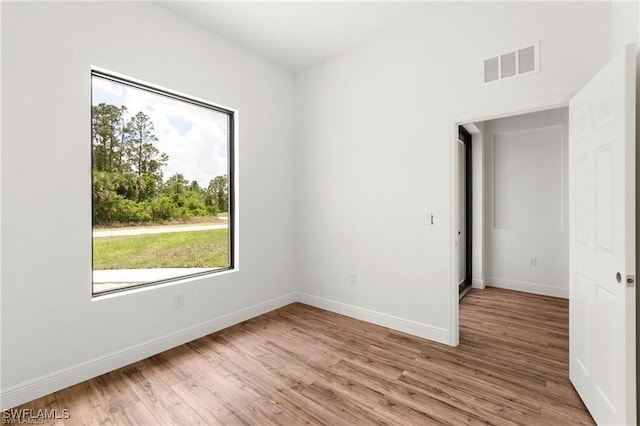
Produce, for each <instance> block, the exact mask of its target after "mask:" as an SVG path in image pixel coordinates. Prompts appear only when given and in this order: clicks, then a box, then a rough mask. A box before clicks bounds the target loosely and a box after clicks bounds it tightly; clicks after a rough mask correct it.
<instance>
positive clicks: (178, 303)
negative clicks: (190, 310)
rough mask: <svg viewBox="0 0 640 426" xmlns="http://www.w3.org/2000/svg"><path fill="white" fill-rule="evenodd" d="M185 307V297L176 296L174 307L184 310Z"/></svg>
mask: <svg viewBox="0 0 640 426" xmlns="http://www.w3.org/2000/svg"><path fill="white" fill-rule="evenodd" d="M183 306H184V295H182V294H176V295H175V296H174V298H173V307H174V308H176V309H177V308H182V307H183Z"/></svg>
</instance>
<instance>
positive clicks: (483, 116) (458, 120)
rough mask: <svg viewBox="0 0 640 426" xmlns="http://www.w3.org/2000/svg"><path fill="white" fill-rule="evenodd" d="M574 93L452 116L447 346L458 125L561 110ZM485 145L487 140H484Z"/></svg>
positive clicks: (454, 338)
mask: <svg viewBox="0 0 640 426" xmlns="http://www.w3.org/2000/svg"><path fill="white" fill-rule="evenodd" d="M573 95H574V94H573V93H566V94H562V95H555V96H549V97H541V98H534V99H529V100H525V101H520V102H515V103H510V104H503V105H497V106H493V107H488V108H484V109H479V110H473V111H467V112H460V113H457V114H454V115H452V116H451V118H450V120H449V164H450V165H451V173H450V176H449V182H450V185H449V194H450V203H451V209H450V210H451V215H450V217H449V235H450V239H449V259H450V265H449V277H450V279H449V306H450V309H449V312H450V313H451V314H450V318H449V345H451V346H458V344H459V343H460V306H459V293H458V261H459V259H458V248H457V246H456V244H455V243H456V241H457V238H458V226H457V224H458V217H459V213H460V211H459V209H460V206H459V205H458V204H459V203H458V176H459V173H460V171H459V170H458V156H457V148H458V145H457V144H458V143H459V142H458V126H462V125H464V124H468V123H473V122H476V121H487V120H495V119H498V118H506V117H511V116H514V115H522V114H529V113H532V112H539V111H546V110H550V109H556V108H563V107H568V106H569V101H570V100H571V98H572V97H573ZM484 143H488V141H486V140H485V141H484Z"/></svg>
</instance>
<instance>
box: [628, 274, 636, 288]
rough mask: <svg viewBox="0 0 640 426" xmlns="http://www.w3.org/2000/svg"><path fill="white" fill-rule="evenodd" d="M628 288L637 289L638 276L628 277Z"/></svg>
mask: <svg viewBox="0 0 640 426" xmlns="http://www.w3.org/2000/svg"><path fill="white" fill-rule="evenodd" d="M626 281H627V287H635V286H636V276H635V275H627V279H626Z"/></svg>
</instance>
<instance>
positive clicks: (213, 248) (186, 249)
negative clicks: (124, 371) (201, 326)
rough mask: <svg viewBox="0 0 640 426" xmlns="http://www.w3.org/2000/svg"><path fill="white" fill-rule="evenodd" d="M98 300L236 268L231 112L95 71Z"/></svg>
mask: <svg viewBox="0 0 640 426" xmlns="http://www.w3.org/2000/svg"><path fill="white" fill-rule="evenodd" d="M91 89H92V90H91V92H92V95H91V97H92V107H91V144H92V152H91V154H92V157H91V168H92V191H91V192H92V203H93V212H92V214H93V294H104V293H108V292H114V291H120V290H123V289H127V288H131V287H134V286H142V285H150V284H156V283H160V282H167V281H172V280H176V279H179V278H184V277H189V276H197V275H203V274H210V273H214V272H218V271H221V270H227V269H231V268H233V247H232V246H233V235H232V230H233V220H234V214H233V211H234V210H233V188H234V185H233V125H234V115H233V112H232V111H229V110H226V109H224V108H220V107H217V106H214V105H213V104H210V103H208V102H204V101H201V100H196V99H191V98H188V97H185V96H183V95H178V94H175V93H171V92H169V91H166V90H163V89H158V88H154V87H152V86H149V85H146V84H141V83H137V82H134V81H131V80H128V79H123V78H120V77H115V76H113V75H109V74H106V73H103V72H98V71H92V74H91Z"/></svg>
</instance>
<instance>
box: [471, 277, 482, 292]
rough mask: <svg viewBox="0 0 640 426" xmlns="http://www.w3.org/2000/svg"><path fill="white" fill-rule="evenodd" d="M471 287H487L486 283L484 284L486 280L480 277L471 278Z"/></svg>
mask: <svg viewBox="0 0 640 426" xmlns="http://www.w3.org/2000/svg"><path fill="white" fill-rule="evenodd" d="M471 288H478V289H480V290H482V289H483V288H485V284H484V280H479V279H475V278H474V279H472V280H471Z"/></svg>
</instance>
